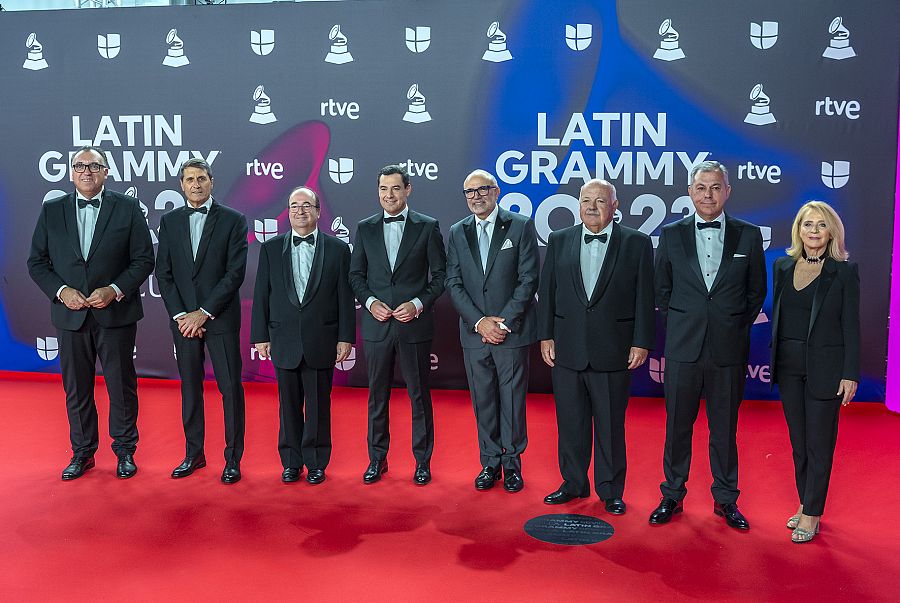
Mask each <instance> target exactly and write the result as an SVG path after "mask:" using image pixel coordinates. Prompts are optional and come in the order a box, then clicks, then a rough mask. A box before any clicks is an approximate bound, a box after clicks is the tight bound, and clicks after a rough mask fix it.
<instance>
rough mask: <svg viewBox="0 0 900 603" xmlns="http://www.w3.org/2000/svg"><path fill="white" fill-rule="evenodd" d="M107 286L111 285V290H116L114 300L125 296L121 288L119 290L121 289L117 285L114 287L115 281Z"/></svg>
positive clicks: (119, 299) (120, 299)
mask: <svg viewBox="0 0 900 603" xmlns="http://www.w3.org/2000/svg"><path fill="white" fill-rule="evenodd" d="M109 286H110V287H112V288H113V291H115V292H116V301H122V300H123V299H124V298H125V294H124V293H122V290H121V289H119V288H118V287H116V284H115V283H110V284H109Z"/></svg>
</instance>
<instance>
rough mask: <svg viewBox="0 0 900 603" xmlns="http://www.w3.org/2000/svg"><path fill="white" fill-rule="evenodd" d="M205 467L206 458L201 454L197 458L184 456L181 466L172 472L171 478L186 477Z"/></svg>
mask: <svg viewBox="0 0 900 603" xmlns="http://www.w3.org/2000/svg"><path fill="white" fill-rule="evenodd" d="M201 467H206V456H205V455H204V454H203V453H202V452H201V453H200V454H198V455H197V456H186V457H184V460H183V461H181V464H180V465H178V466H177V467H175V469H173V470H172V477H174V478H175V479H178V478H179V477H187V476H189V475H190V474H191V473H193V472H194V471H196V470H197V469H200V468H201Z"/></svg>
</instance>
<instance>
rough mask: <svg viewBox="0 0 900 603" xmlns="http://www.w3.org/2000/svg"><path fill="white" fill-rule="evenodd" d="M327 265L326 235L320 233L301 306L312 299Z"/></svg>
mask: <svg viewBox="0 0 900 603" xmlns="http://www.w3.org/2000/svg"><path fill="white" fill-rule="evenodd" d="M324 265H325V235H323V234H322V231H319V234H318V236H316V250H315V251H314V252H313V259H312V266H310V268H309V278H308V279H306V291H304V292H303V302H302V303H301V304H300V305H301V306H302V305H303V304H304V303H306V302H308V301H309V300H310V299H312V296H313V295H315V294H316V289H318V288H319V282H321V280H322V267H323V266H324Z"/></svg>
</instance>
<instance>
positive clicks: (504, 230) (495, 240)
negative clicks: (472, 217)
mask: <svg viewBox="0 0 900 603" xmlns="http://www.w3.org/2000/svg"><path fill="white" fill-rule="evenodd" d="M511 222H512V220H511V219H510V218H506V219H504V218H503V216H501V215H500V212H497V223H496V224H495V225H494V233H493V234H492V235H491V246H490V247H489V248H488V261H487V267H486V268H485V271H484V274H485V276H487V275H488V274H489V273H490V272H491V268H493V266H494V261H495V260H496V259H497V254H498V253H500V247H501V246H502V245H503V241H505V240H506V235H507V234H509V225H510V223H511Z"/></svg>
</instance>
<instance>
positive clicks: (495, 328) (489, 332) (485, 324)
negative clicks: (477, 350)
mask: <svg viewBox="0 0 900 603" xmlns="http://www.w3.org/2000/svg"><path fill="white" fill-rule="evenodd" d="M501 324H503V318H502V317H500V316H485V317H484V318H482V319H481V320H480V321H479V322H478V328H477V329H476V331H477V332H478V334H479V335H481V340H482V341H483V342H484V343H490V344H493V345H500V344H501V343H503V341H504V340H505V339H506V333H507V331H506V330H505V329H504V328H502V327H501V326H500V325H501Z"/></svg>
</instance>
